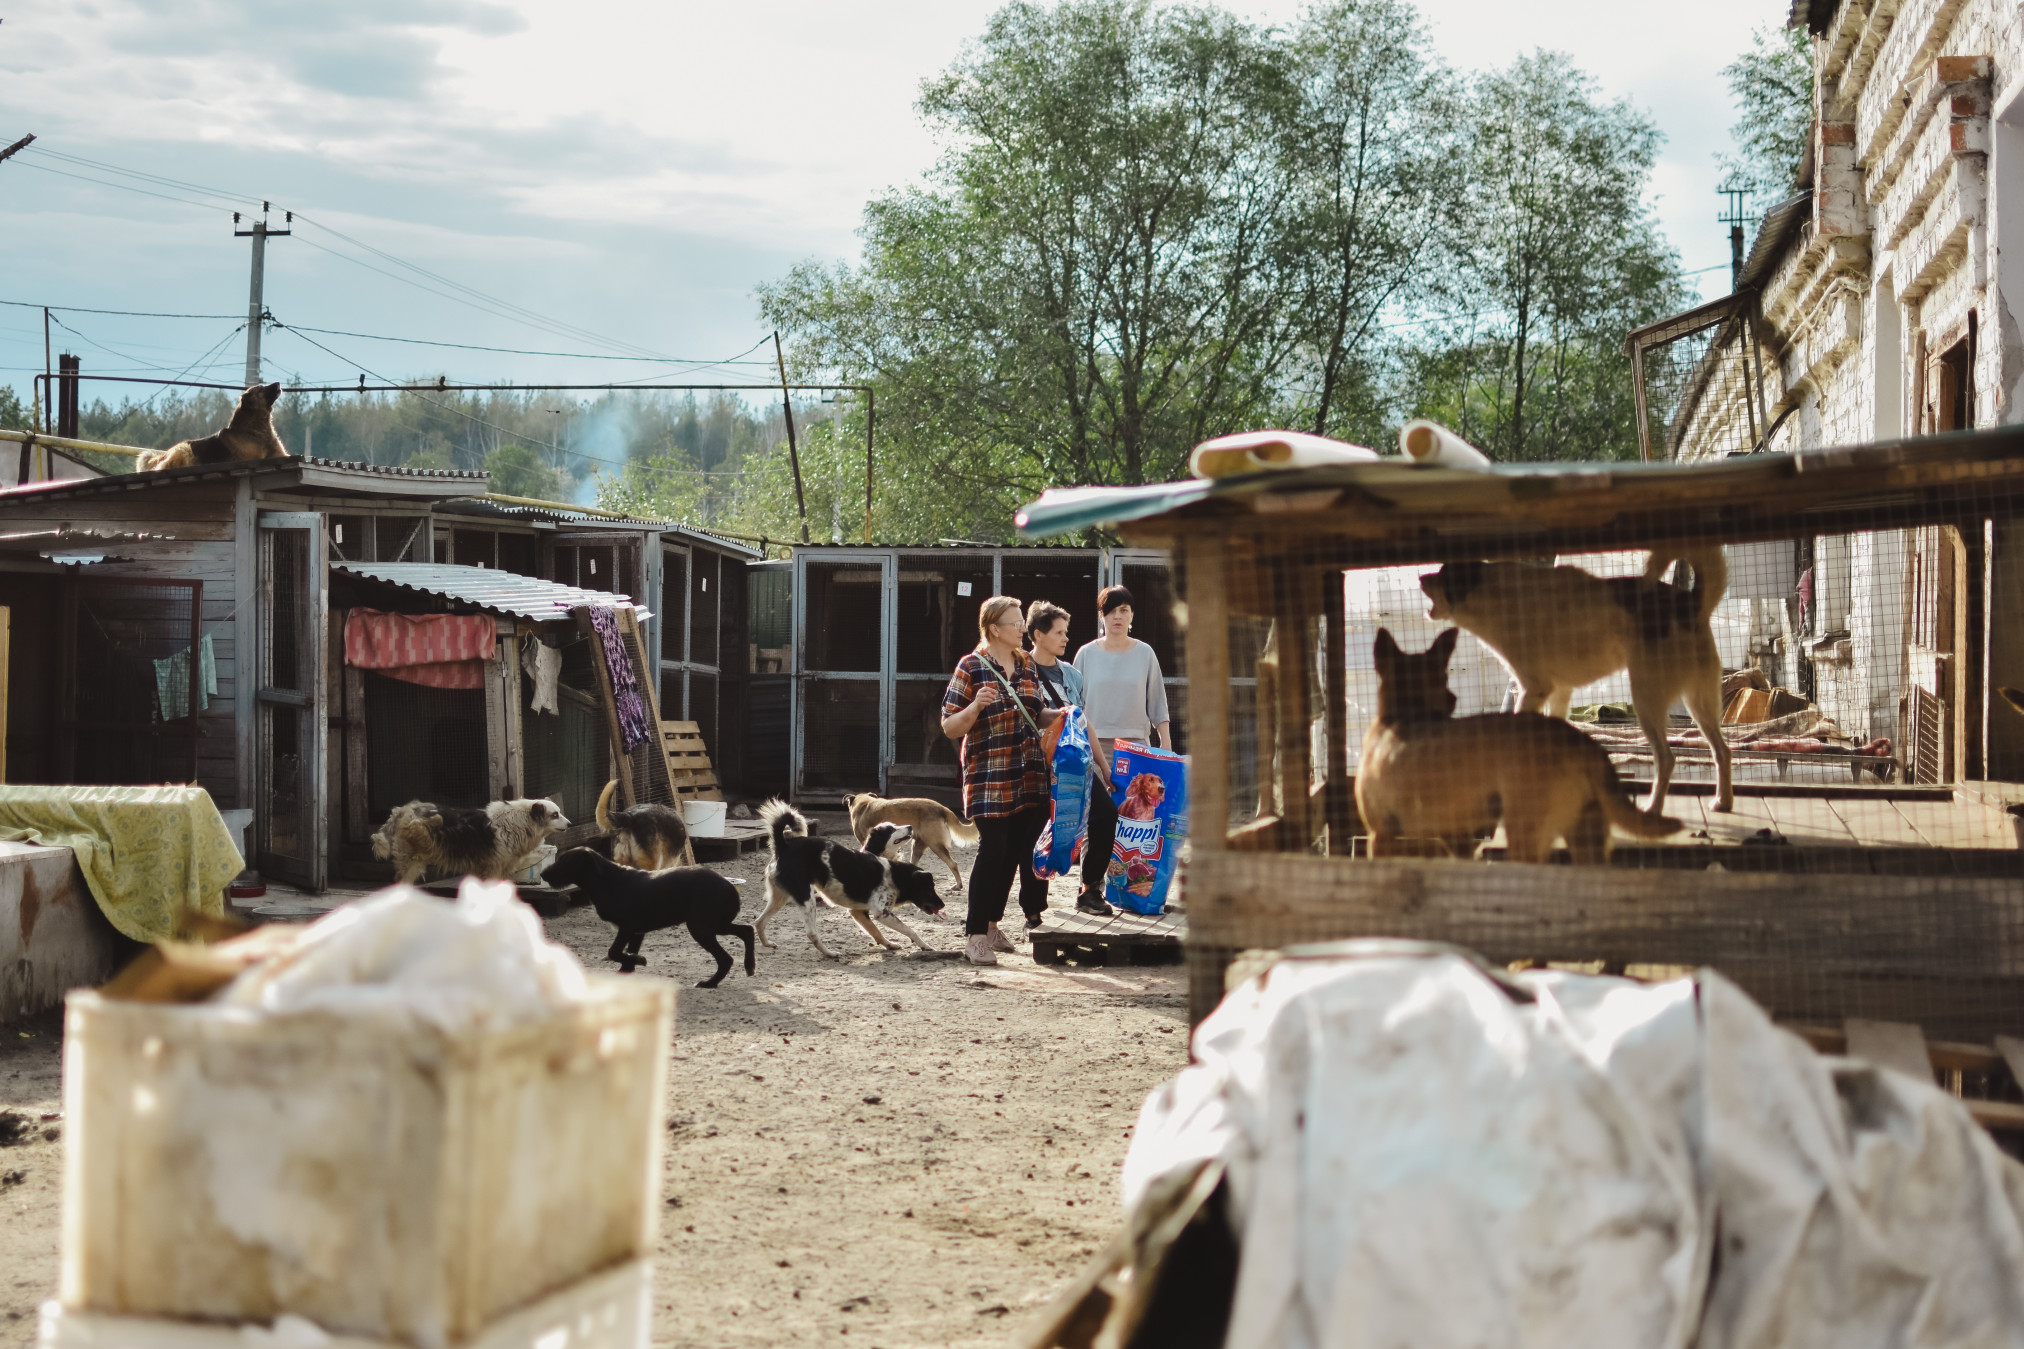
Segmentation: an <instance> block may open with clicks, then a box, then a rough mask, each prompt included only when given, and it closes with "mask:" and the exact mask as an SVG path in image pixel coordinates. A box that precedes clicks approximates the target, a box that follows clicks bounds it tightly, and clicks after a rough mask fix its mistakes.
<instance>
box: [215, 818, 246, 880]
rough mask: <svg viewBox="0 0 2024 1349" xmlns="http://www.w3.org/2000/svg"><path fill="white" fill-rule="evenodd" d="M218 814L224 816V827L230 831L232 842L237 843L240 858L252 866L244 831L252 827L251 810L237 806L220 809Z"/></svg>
mask: <svg viewBox="0 0 2024 1349" xmlns="http://www.w3.org/2000/svg"><path fill="white" fill-rule="evenodd" d="M218 814H219V815H221V816H222V817H224V820H225V827H226V828H227V829H229V830H231V831H232V842H233V843H235V844H237V845H238V847H239V856H240V858H241V859H242V860H243V862H244V864H245V865H246V866H249V867H250V866H252V865H253V854H252V853H249V852H247V851H246V831H247V830H248V829H251V828H252V827H253V812H252V811H251V810H248V809H243V808H238V809H233V810H221V811H219V812H218Z"/></svg>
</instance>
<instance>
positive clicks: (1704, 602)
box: [1644, 543, 1729, 624]
mask: <svg viewBox="0 0 2024 1349" xmlns="http://www.w3.org/2000/svg"><path fill="white" fill-rule="evenodd" d="M1674 562H1681V563H1684V564H1686V565H1687V566H1688V567H1691V568H1692V569H1693V572H1694V584H1693V596H1694V616H1695V618H1696V619H1697V620H1698V621H1699V622H1701V623H1702V624H1706V623H1707V621H1708V620H1709V618H1710V617H1712V616H1713V614H1714V612H1715V606H1716V605H1717V604H1720V603H1721V602H1722V596H1723V595H1725V594H1727V593H1728V591H1729V559H1728V558H1727V557H1726V556H1725V555H1724V554H1723V552H1722V545H1720V544H1718V543H1711V544H1690V545H1688V546H1686V547H1684V548H1660V549H1655V550H1653V552H1652V555H1651V557H1650V558H1648V559H1646V561H1645V571H1644V579H1645V580H1646V581H1647V582H1648V583H1656V582H1658V581H1659V580H1661V579H1662V578H1663V577H1664V576H1665V574H1666V568H1667V567H1669V566H1671V565H1672V564H1673V563H1674Z"/></svg>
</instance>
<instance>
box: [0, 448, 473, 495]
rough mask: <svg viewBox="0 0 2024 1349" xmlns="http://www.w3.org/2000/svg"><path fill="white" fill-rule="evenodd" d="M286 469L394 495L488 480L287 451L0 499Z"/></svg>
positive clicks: (325, 483) (307, 478)
mask: <svg viewBox="0 0 2024 1349" xmlns="http://www.w3.org/2000/svg"><path fill="white" fill-rule="evenodd" d="M273 474H290V475H293V476H294V477H295V478H297V479H298V480H299V481H301V482H302V484H303V485H304V486H312V487H338V488H344V487H348V486H350V485H351V484H352V483H353V482H357V483H358V486H359V488H360V489H364V488H366V487H368V486H370V485H372V484H375V483H384V484H388V488H382V489H381V490H383V491H384V490H389V488H391V487H392V486H393V485H395V484H398V485H400V488H401V490H398V491H395V492H394V493H393V494H394V495H406V496H432V495H444V496H449V495H457V494H465V493H469V492H470V491H471V489H472V488H473V487H474V486H475V487H476V488H477V489H478V490H480V491H483V490H484V486H485V483H486V482H487V481H488V479H487V477H486V475H485V474H483V473H467V472H465V471H464V470H462V469H448V468H402V467H399V466H397V465H387V464H360V463H354V462H352V461H351V460H349V459H315V458H308V457H305V456H303V455H296V454H291V455H287V456H285V457H283V458H280V459H237V460H233V461H231V462H229V463H223V464H192V465H190V466H189V467H187V468H166V469H157V470H155V471H153V472H149V473H111V474H107V475H106V476H104V477H102V478H61V479H57V480H56V481H54V482H31V483H24V484H21V485H19V486H15V487H6V488H0V501H5V500H8V499H11V498H22V497H30V496H32V497H33V498H34V499H35V500H37V501H41V500H45V499H50V498H54V497H63V496H102V495H109V494H111V493H115V492H138V491H149V490H152V489H155V488H166V487H177V486H180V485H182V484H184V483H188V482H197V481H204V480H210V479H216V478H245V477H265V476H268V475H273Z"/></svg>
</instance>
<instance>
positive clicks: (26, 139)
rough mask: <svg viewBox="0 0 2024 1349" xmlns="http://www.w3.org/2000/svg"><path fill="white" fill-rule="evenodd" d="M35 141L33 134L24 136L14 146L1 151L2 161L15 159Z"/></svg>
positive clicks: (0, 157)
mask: <svg viewBox="0 0 2024 1349" xmlns="http://www.w3.org/2000/svg"><path fill="white" fill-rule="evenodd" d="M34 140H35V137H34V135H33V134H30V135H26V136H23V137H22V138H21V139H20V140H18V141H15V142H14V144H12V145H10V146H8V147H7V148H6V149H5V150H0V160H7V159H12V158H14V156H15V155H17V154H19V153H20V152H21V151H23V150H25V149H27V148H28V147H29V146H30V145H31V144H33V143H34Z"/></svg>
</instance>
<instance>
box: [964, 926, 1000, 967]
mask: <svg viewBox="0 0 2024 1349" xmlns="http://www.w3.org/2000/svg"><path fill="white" fill-rule="evenodd" d="M963 954H964V955H966V956H968V957H969V958H970V963H971V964H972V965H995V964H997V963H998V957H997V956H995V955H992V954H991V938H990V937H989V935H987V934H985V933H982V932H979V933H976V934H975V935H973V936H971V937H970V938H969V939H968V940H967V941H965V942H964V943H963Z"/></svg>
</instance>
